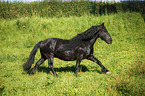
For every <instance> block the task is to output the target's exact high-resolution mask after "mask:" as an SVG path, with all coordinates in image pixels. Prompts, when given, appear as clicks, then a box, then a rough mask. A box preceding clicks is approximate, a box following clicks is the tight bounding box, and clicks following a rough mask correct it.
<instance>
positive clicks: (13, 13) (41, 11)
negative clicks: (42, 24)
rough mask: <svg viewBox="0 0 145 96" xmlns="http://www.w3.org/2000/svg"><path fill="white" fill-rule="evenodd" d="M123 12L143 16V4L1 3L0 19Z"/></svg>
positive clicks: (144, 4)
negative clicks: (138, 13) (133, 12)
mask: <svg viewBox="0 0 145 96" xmlns="http://www.w3.org/2000/svg"><path fill="white" fill-rule="evenodd" d="M125 11H131V12H132V11H136V12H140V13H141V14H145V2H144V1H142V2H121V3H115V2H114V3H109V2H108V3H102V2H92V1H80V2H77V1H73V2H55V1H52V2H47V1H45V2H32V3H22V2H15V3H9V2H1V1H0V18H3V19H7V18H19V17H29V16H33V15H36V16H40V17H62V16H65V17H68V16H82V15H84V14H87V15H103V14H110V13H117V12H125Z"/></svg>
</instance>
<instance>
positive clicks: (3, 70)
mask: <svg viewBox="0 0 145 96" xmlns="http://www.w3.org/2000/svg"><path fill="white" fill-rule="evenodd" d="M0 22H1V23H0V48H1V49H0V63H1V64H0V95H8V96H9V95H19V96H25V95H27V96H32V95H41V96H42V95H43V96H46V95H52V96H54V95H55V96H57V95H68V96H69V95H71V96H72V95H79V96H88V95H90V94H91V95H94V96H102V95H107V96H118V95H120V96H121V95H134V94H135V95H145V93H144V91H143V90H144V87H145V85H144V83H143V81H144V80H145V78H144V69H145V66H144V64H145V60H144V57H145V53H144V47H145V45H144V41H145V39H144V34H145V29H144V26H145V23H144V19H143V18H142V16H141V15H140V14H139V13H129V12H127V13H117V14H110V15H104V16H99V17H96V16H88V15H84V16H81V17H68V18H66V17H62V18H40V17H36V16H33V17H30V18H29V17H27V18H20V19H14V20H1V21H0ZM102 22H104V23H105V26H106V28H107V29H108V32H109V33H110V35H111V37H112V39H113V43H112V44H111V45H108V44H106V43H105V42H104V41H102V40H101V39H98V40H97V41H96V43H95V45H94V55H95V56H96V57H97V58H98V59H99V60H100V61H101V62H102V63H103V65H104V66H105V67H106V68H107V69H109V70H110V71H111V74H103V73H102V72H101V68H100V67H99V66H98V65H97V64H95V63H94V62H91V61H88V60H83V61H82V62H81V65H82V66H81V68H80V72H79V74H78V77H75V75H74V68H75V63H76V62H75V61H62V60H59V59H57V58H55V59H54V68H55V70H56V72H57V74H58V75H59V77H58V78H57V77H55V76H53V74H52V73H51V72H50V71H49V70H48V68H47V67H48V62H47V61H45V62H44V63H43V64H42V65H41V66H40V68H39V69H38V70H37V71H36V74H34V76H29V75H28V74H27V72H25V71H23V69H22V65H23V63H24V62H26V60H27V59H28V56H29V54H30V52H31V50H32V48H33V46H34V45H35V44H36V43H37V42H38V41H41V40H44V39H47V38H50V37H58V38H65V39H70V38H72V37H74V36H76V35H77V34H78V33H81V32H84V31H85V30H87V29H88V28H90V27H91V26H93V25H98V24H100V23H102ZM39 58H40V53H39V52H38V53H37V55H36V58H35V63H36V62H37V60H38V59H39ZM33 66H34V65H33ZM33 66H32V67H33Z"/></svg>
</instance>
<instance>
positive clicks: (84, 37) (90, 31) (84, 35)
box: [71, 26, 97, 41]
mask: <svg viewBox="0 0 145 96" xmlns="http://www.w3.org/2000/svg"><path fill="white" fill-rule="evenodd" d="M96 33H97V26H92V27H91V28H89V29H88V30H86V31H85V32H82V33H80V34H78V35H77V36H75V37H74V38H72V39H71V40H75V39H76V40H82V41H87V40H90V39H92V38H93V37H94V35H95V34H96Z"/></svg>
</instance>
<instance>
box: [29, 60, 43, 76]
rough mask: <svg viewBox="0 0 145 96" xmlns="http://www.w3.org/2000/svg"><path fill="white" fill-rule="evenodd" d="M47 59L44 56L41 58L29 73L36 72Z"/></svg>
mask: <svg viewBox="0 0 145 96" xmlns="http://www.w3.org/2000/svg"><path fill="white" fill-rule="evenodd" d="M44 61H45V59H44V58H40V59H39V61H38V62H37V63H36V64H35V67H34V68H33V69H32V71H31V72H30V73H29V75H33V74H34V73H35V72H36V69H37V68H38V67H39V66H40V65H41V64H42V63H43V62H44Z"/></svg>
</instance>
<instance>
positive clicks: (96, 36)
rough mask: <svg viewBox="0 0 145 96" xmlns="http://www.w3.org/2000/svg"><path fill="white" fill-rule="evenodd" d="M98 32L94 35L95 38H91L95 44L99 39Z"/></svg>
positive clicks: (91, 41)
mask: <svg viewBox="0 0 145 96" xmlns="http://www.w3.org/2000/svg"><path fill="white" fill-rule="evenodd" d="M98 37H99V36H98V33H97V34H96V35H95V36H94V38H93V39H91V40H90V43H91V44H92V45H93V44H94V43H95V42H96V40H97V39H98Z"/></svg>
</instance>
